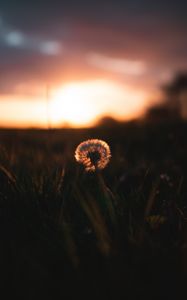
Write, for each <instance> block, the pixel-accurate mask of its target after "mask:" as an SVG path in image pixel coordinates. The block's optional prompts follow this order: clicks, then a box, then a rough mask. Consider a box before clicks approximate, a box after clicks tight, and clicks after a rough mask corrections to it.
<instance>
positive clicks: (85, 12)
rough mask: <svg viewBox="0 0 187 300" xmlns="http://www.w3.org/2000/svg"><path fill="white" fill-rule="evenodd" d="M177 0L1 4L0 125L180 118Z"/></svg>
mask: <svg viewBox="0 0 187 300" xmlns="http://www.w3.org/2000/svg"><path fill="white" fill-rule="evenodd" d="M186 10H187V2H186V1H185V0H180V1H176V0H165V1H161V0H158V1H148V0H141V1H138V0H126V1H114V0H111V1H110V0H102V1H101V0H100V1H99V0H95V1H84V0H79V1H73V0H68V1H58V0H53V1H52V2H51V1H41V0H37V1H36V0H33V1H28V0H17V1H10V0H6V1H5V0H1V1H0V127H20V128H29V127H32V128H34V127H36V128H37V127H40V128H56V127H87V126H92V125H94V124H98V123H111V122H117V121H118V122H119V121H129V120H134V119H138V118H140V119H142V118H144V119H148V120H168V119H176V118H177V119H178V118H183V119H186V118H187V39H186V36H187V18H186Z"/></svg>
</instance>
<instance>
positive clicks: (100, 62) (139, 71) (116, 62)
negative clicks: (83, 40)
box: [86, 53, 146, 76]
mask: <svg viewBox="0 0 187 300" xmlns="http://www.w3.org/2000/svg"><path fill="white" fill-rule="evenodd" d="M86 60H87V62H88V63H89V64H91V65H93V66H95V67H98V68H101V69H103V70H107V71H111V72H117V73H120V74H124V75H133V76H140V75H143V74H145V72H146V64H145V63H144V62H143V61H138V60H130V59H120V58H113V57H108V56H105V55H101V54H98V53H89V54H87V56H86Z"/></svg>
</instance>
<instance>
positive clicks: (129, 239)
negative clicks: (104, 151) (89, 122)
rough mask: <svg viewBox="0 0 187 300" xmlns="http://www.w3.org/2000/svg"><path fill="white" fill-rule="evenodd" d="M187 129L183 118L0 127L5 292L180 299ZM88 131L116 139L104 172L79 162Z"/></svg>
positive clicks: (185, 270) (185, 264)
mask: <svg viewBox="0 0 187 300" xmlns="http://www.w3.org/2000/svg"><path fill="white" fill-rule="evenodd" d="M186 133H187V125H186V124H184V123H177V124H160V125H154V124H152V125H151V124H149V125H145V124H144V125H135V124H134V125H133V124H131V125H121V126H118V127H114V128H110V129H106V128H105V129H104V128H100V129H87V130H86V129H85V130H70V129H69V130H56V131H55V130H51V131H50V132H47V131H34V130H28V131H14V130H1V131H0V236H1V246H0V263H1V267H0V272H1V275H2V280H1V291H0V293H1V294H3V292H6V295H7V296H10V294H14V297H15V296H18V297H19V299H32V300H33V299H38V298H40V299H48V298H49V299H58V298H59V299H68V298H69V299H71V298H72V299H75V297H76V298H80V297H82V298H86V299H97V298H102V299H104V298H107V297H108V298H109V297H111V296H113V298H114V299H139V298H142V297H144V299H163V298H170V299H171V298H172V299H173V298H174V299H182V294H183V293H184V292H185V290H186V274H187V158H186V153H187V139H186ZM88 138H101V139H104V140H106V142H108V144H109V145H110V146H111V151H112V160H111V163H110V165H109V166H108V167H107V168H106V169H105V170H104V171H103V172H102V174H87V173H85V172H84V170H83V169H82V168H81V167H80V166H79V165H78V164H77V163H76V162H75V160H74V151H75V148H76V146H77V145H78V144H79V143H80V142H82V141H83V140H86V139H88ZM80 299H81V298H80Z"/></svg>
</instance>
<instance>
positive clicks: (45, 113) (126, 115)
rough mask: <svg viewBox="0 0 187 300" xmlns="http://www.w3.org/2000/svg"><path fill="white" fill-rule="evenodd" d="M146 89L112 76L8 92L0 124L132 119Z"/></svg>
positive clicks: (75, 124)
mask: <svg viewBox="0 0 187 300" xmlns="http://www.w3.org/2000/svg"><path fill="white" fill-rule="evenodd" d="M147 96H148V95H147V93H145V92H144V91H137V90H134V89H132V88H130V87H128V86H124V85H122V84H120V83H118V82H115V81H111V80H104V79H101V80H99V79H98V80H89V81H79V82H71V83H69V84H65V85H64V86H60V87H57V88H56V89H53V90H51V91H50V97H49V99H48V101H47V99H46V98H45V96H44V97H43V99H41V97H40V98H28V97H27V98H26V97H24V96H22V97H20V96H19V97H18V96H16V95H15V96H11V97H10V96H9V97H6V98H5V99H1V101H0V126H6V127H14V126H15V127H44V128H47V127H48V126H49V123H50V126H51V127H61V126H66V125H68V126H70V127H86V126H92V125H93V124H94V123H95V122H96V121H97V120H98V119H99V118H100V117H102V116H111V117H113V118H116V119H118V120H129V119H132V118H134V117H137V116H139V115H140V114H141V113H142V112H144V111H145V109H146V107H147V104H148V101H147V98H148V97H147Z"/></svg>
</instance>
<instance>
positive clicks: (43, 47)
mask: <svg viewBox="0 0 187 300" xmlns="http://www.w3.org/2000/svg"><path fill="white" fill-rule="evenodd" d="M0 40H1V43H3V44H4V45H5V46H7V47H10V48H17V49H24V50H27V51H35V52H39V53H41V54H44V55H60V54H62V52H63V48H64V47H63V46H62V43H59V42H58V41H56V40H52V39H51V40H50V39H44V38H42V37H38V36H36V35H32V36H31V35H27V34H25V33H23V32H22V31H19V30H17V29H13V28H11V27H10V26H8V25H7V24H6V23H4V21H3V20H2V18H1V19H0Z"/></svg>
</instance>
